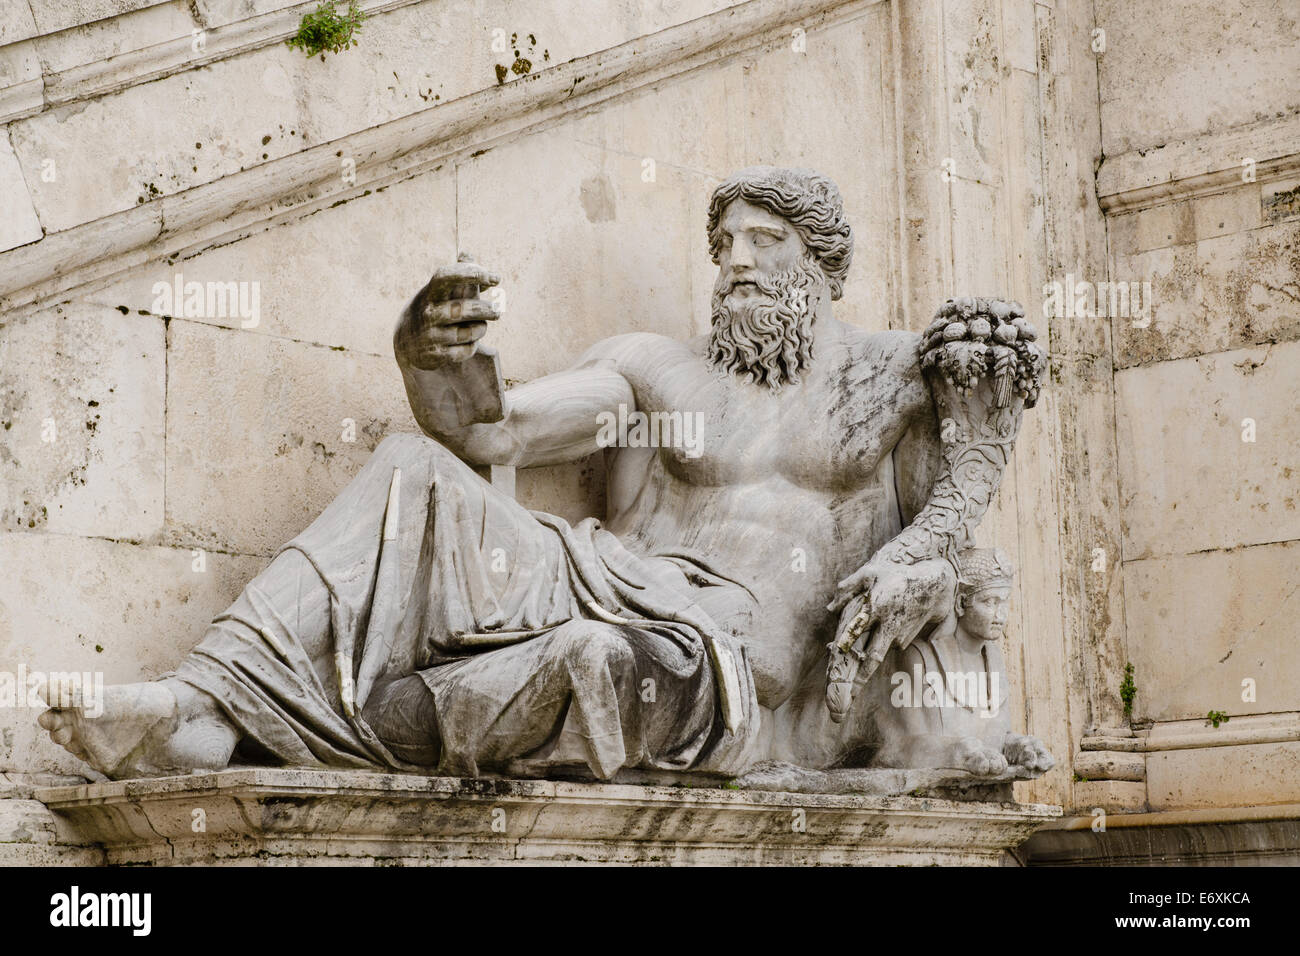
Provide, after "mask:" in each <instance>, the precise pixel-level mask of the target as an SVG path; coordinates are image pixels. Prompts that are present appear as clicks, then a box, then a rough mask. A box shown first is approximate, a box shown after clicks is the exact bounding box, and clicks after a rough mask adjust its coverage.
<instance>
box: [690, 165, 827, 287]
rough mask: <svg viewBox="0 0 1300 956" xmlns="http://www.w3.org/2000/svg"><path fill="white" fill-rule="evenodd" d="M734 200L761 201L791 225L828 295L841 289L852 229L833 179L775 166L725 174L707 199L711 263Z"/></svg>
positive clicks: (808, 171) (805, 170)
mask: <svg viewBox="0 0 1300 956" xmlns="http://www.w3.org/2000/svg"><path fill="white" fill-rule="evenodd" d="M736 199H744V200H745V201H746V202H750V203H753V204H754V205H755V206H761V207H762V208H764V209H766V210H767V211H768V212H770V213H772V214H773V215H776V216H780V217H781V218H782V219H785V220H787V221H788V222H789V223H790V224H791V225H792V226H794V228H795V231H796V232H798V233H799V238H800V239H802V240H803V244H804V246H806V247H807V249H808V252H809V253H811V255H812V257H813V258H814V259H815V260H816V261H817V265H818V266H819V267H820V268H821V270H822V272H823V273H825V275H826V281H827V283H828V285H829V286H830V291H831V298H832V299H838V298H839V297H840V296H841V295H842V294H843V292H844V279H845V277H847V276H848V273H849V263H850V262H851V261H852V259H853V229H852V227H850V226H849V223H848V220H846V219H845V218H844V202H843V200H841V198H840V191H839V189H837V188H836V186H835V184H834V183H833V182H831V181H830V180H829V179H827V178H826V177H825V176H822V175H821V174H820V173H815V172H813V171H812V170H811V169H787V168H783V167H778V166H750V167H748V168H747V169H742V170H740V172H737V173H733V174H732V175H731V176H729V177H727V179H725V180H723V181H722V182H721V183H720V184H719V185H718V187H717V188H716V189H714V190H713V198H712V199H711V200H710V201H709V255H710V256H712V257H713V261H714V262H715V263H716V262H717V261H718V254H719V253H720V252H721V251H722V229H721V220H722V213H723V211H724V210H725V209H726V208H727V206H729V205H730V204H731V203H732V202H734V201H735V200H736Z"/></svg>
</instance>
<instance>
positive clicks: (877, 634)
mask: <svg viewBox="0 0 1300 956" xmlns="http://www.w3.org/2000/svg"><path fill="white" fill-rule="evenodd" d="M1036 340H1037V333H1036V331H1035V330H1034V329H1033V327H1032V326H1030V325H1029V323H1028V322H1026V321H1025V319H1024V312H1023V310H1022V309H1021V308H1020V307H1019V306H1017V305H1015V304H1012V303H1006V302H1001V301H999V300H996V299H994V300H989V299H950V300H948V302H946V303H944V305H943V306H942V307H941V308H940V310H939V312H938V314H937V315H936V317H935V321H934V322H933V323H932V324H931V326H930V327H929V328H928V329H927V330H926V332H925V333H924V334H923V335H922V336H921V339H920V341H919V343H918V345H917V354H916V366H915V369H914V370H913V374H919V375H920V376H921V377H922V378H923V379H924V381H925V383H926V384H927V386H928V390H929V393H930V396H931V400H932V403H933V404H932V411H930V412H929V413H928V415H921V416H918V417H917V418H916V419H915V420H914V422H913V423H912V427H911V429H910V430H909V433H908V434H906V435H904V437H903V439H902V440H901V441H900V443H899V446H898V448H897V449H896V456H895V465H896V467H897V468H898V475H897V478H896V482H897V483H898V490H899V496H900V501H901V502H902V503H903V504H904V507H905V508H906V506H907V504H908V499H909V498H911V499H913V500H915V497H916V491H917V484H918V483H917V480H916V476H915V475H914V474H912V473H911V472H912V470H911V469H909V468H908V467H907V461H906V458H907V456H909V455H912V456H915V457H917V458H918V460H924V456H925V454H926V446H927V444H928V445H929V446H930V447H931V448H932V447H933V441H932V439H931V440H930V441H929V442H927V441H926V438H925V434H924V432H925V430H926V429H930V430H932V429H933V427H934V422H935V421H936V420H937V423H938V437H939V452H940V454H939V462H938V472H937V474H936V475H935V478H934V481H933V483H932V484H931V486H930V489H929V493H928V497H927V498H926V500H925V503H924V504H923V505H922V506H921V507H920V510H919V511H917V512H916V514H915V516H914V517H913V519H912V521H911V523H910V524H908V525H907V526H906V527H905V528H903V530H902V531H901V532H900V533H899V534H898V535H897V536H896V537H894V538H893V539H892V540H891V541H889V542H888V543H886V544H885V545H884V547H882V548H881V549H880V550H879V551H877V552H876V553H875V554H874V555H872V556H871V557H870V558H869V559H868V560H867V562H866V563H865V564H864V565H863V566H862V567H861V568H859V569H858V570H857V571H856V572H854V573H853V574H851V575H849V577H847V578H845V579H844V580H843V581H841V582H840V585H839V588H838V592H837V596H836V598H835V600H834V601H833V602H832V604H831V606H830V609H831V610H832V611H840V612H841V616H840V625H839V629H838V631H837V634H836V639H835V641H834V643H833V645H832V661H831V674H830V681H829V684H830V687H829V688H828V698H827V699H828V704H829V706H830V708H831V712H832V715H833V716H839V717H842V716H843V713H844V712H846V711H847V708H848V704H849V702H850V700H851V689H850V688H851V687H852V684H853V682H854V677H855V676H856V675H857V671H858V666H859V664H861V665H864V666H865V667H866V668H867V671H866V674H863V675H861V676H860V677H858V680H859V681H860V680H862V679H865V677H867V676H869V675H870V673H871V671H873V670H874V669H875V668H876V667H877V666H879V664H880V662H881V661H883V660H884V658H885V655H886V654H887V653H888V652H889V649H890V648H891V647H894V646H897V647H906V646H907V645H908V644H909V643H910V642H911V640H912V639H913V638H915V637H916V636H917V634H918V633H920V631H921V630H922V629H923V628H925V626H926V625H927V624H931V623H934V622H935V621H937V620H940V619H942V617H943V616H944V614H946V613H947V611H948V610H949V608H950V605H951V600H952V593H953V588H954V587H955V586H956V580H957V570H956V555H957V552H958V551H960V550H961V549H962V548H964V547H967V546H969V544H970V541H971V536H972V533H973V531H974V528H975V526H976V525H977V524H978V523H979V521H980V519H981V518H982V517H983V516H984V513H985V512H986V511H987V510H988V506H989V503H990V502H991V501H992V499H993V495H994V494H995V493H996V492H997V489H998V486H999V484H1000V483H1001V481H1002V475H1003V473H1004V471H1005V469H1006V466H1007V462H1008V459H1009V458H1010V455H1011V449H1012V446H1013V444H1014V442H1015V438H1016V434H1017V432H1018V430H1019V427H1020V420H1021V416H1022V414H1023V411H1024V409H1025V408H1029V407H1032V406H1033V405H1034V403H1035V401H1036V400H1037V398H1038V390H1039V387H1040V385H1041V378H1042V374H1043V371H1044V369H1045V367H1046V359H1045V356H1044V353H1043V351H1042V349H1041V348H1040V347H1039V346H1038V345H1037V344H1036ZM900 459H901V460H900ZM909 492H910V493H909ZM907 510H910V509H907Z"/></svg>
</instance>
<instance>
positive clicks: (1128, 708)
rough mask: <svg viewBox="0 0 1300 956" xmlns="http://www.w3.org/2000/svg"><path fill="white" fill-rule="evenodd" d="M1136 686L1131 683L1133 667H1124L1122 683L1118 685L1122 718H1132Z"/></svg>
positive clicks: (1130, 665)
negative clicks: (1121, 703) (1121, 704)
mask: <svg viewBox="0 0 1300 956" xmlns="http://www.w3.org/2000/svg"><path fill="white" fill-rule="evenodd" d="M1137 692H1138V689H1137V684H1135V683H1133V665H1132V664H1125V665H1124V683H1122V684H1120V685H1119V699H1120V700H1122V701H1124V716H1125V717H1132V716H1133V698H1134V697H1136V696H1137Z"/></svg>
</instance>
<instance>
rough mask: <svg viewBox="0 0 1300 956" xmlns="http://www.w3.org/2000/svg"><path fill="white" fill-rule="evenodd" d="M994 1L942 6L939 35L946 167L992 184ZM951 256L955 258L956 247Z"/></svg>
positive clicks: (996, 181)
mask: <svg viewBox="0 0 1300 956" xmlns="http://www.w3.org/2000/svg"><path fill="white" fill-rule="evenodd" d="M998 6H999V2H998V0H962V2H960V3H954V4H951V5H946V6H945V7H944V10H943V19H944V35H945V37H947V38H950V39H948V40H947V42H945V43H944V44H942V48H943V54H942V55H943V58H944V77H945V80H946V83H947V87H948V89H947V99H948V116H947V124H948V130H947V132H948V136H947V138H946V146H947V151H948V153H949V154H950V155H946V156H944V159H945V160H951V164H950V165H949V167H948V168H949V169H950V170H951V172H952V175H954V176H956V177H957V178H959V179H962V180H971V181H975V182H980V183H984V184H986V185H992V186H1001V185H1002V182H1003V180H1002V169H1003V166H1004V164H1005V160H1004V155H1005V154H1004V146H1003V141H1002V119H1003V102H1002V99H1003V96H1002V63H1003V60H1004V58H1005V54H1004V52H1003V49H1002V36H1001V31H1000V30H999V28H998V20H999V19H1000V18H999V16H998V12H997V8H998ZM1001 248H1002V247H999V249H1001ZM954 259H955V260H956V261H957V262H960V261H961V259H962V255H961V253H960V252H955V253H954ZM958 286H959V287H962V286H961V284H960V283H958ZM963 288H964V287H963ZM999 288H1001V287H999Z"/></svg>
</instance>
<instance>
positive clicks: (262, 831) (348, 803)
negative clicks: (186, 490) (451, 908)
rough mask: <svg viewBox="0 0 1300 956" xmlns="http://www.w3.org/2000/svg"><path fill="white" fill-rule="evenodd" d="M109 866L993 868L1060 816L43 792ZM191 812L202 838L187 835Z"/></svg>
mask: <svg viewBox="0 0 1300 956" xmlns="http://www.w3.org/2000/svg"><path fill="white" fill-rule="evenodd" d="M40 797H41V799H42V800H43V801H45V803H46V805H48V806H49V807H50V808H51V809H53V810H54V811H55V814H56V815H57V817H58V819H59V830H60V835H61V837H62V838H63V839H65V840H78V841H90V842H95V843H102V844H104V846H105V851H106V854H107V859H108V862H109V863H110V864H113V863H117V864H121V863H136V864H139V863H146V864H153V865H177V864H206V865H223V864H224V865H230V864H239V863H248V862H251V861H252V860H254V859H256V860H257V861H258V862H260V863H263V864H266V863H270V864H273V865H274V864H284V865H306V864H311V863H330V864H334V865H338V864H361V865H373V864H375V863H380V862H382V863H387V864H393V863H398V864H403V863H404V864H423V865H429V864H437V863H465V862H477V863H483V864H498V865H500V864H509V863H513V864H528V863H625V864H628V863H630V864H660V865H665V864H712V865H744V864H750V865H752V864H787V865H788V864H822V865H837V864H838V865H843V864H859V865H860V864H869V863H876V864H884V865H895V866H899V865H901V866H926V865H932V864H948V865H952V864H963V865H984V866H996V865H998V864H999V862H1000V860H1001V857H1002V854H1003V851H1004V848H1005V847H1009V846H1014V845H1015V844H1017V843H1019V842H1020V841H1021V840H1023V839H1024V838H1025V837H1026V836H1028V835H1029V834H1030V833H1032V832H1033V831H1034V830H1035V829H1037V828H1038V827H1039V826H1041V825H1042V824H1044V823H1046V822H1048V821H1050V820H1051V819H1053V818H1054V817H1056V816H1057V815H1058V814H1059V810H1058V808H1056V807H1046V806H1038V805H1033V806H1023V805H1009V804H989V803H953V802H950V801H946V800H935V799H917V798H911V797H852V796H836V795H830V794H786V793H762V792H752V793H739V792H735V791H730V790H709V789H674V788H663V787H639V786H625V785H623V786H620V785H595V784H574V783H550V782H541V781H515V780H459V779H454V778H440V777H415V776H397V775H390V774H366V773H319V772H315V773H314V772H309V771H268V770H231V771H225V772H222V773H216V774H205V775H202V776H192V777H174V778H169V779H165V780H151V781H136V782H130V783H114V784H99V785H91V786H88V787H65V788H58V789H47V790H42V791H40ZM196 811H201V812H202V813H203V819H204V822H205V827H206V832H205V833H201V834H197V835H196V833H195V832H194V828H193V821H194V819H195V813H196Z"/></svg>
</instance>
